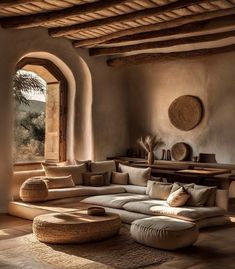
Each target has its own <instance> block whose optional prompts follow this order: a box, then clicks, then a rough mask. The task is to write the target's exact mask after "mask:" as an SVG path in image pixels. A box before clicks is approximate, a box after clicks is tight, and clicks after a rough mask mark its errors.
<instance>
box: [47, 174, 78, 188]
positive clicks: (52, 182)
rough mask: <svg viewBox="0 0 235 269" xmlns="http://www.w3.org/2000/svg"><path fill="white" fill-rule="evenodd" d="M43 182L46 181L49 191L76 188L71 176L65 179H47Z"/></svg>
mask: <svg viewBox="0 0 235 269" xmlns="http://www.w3.org/2000/svg"><path fill="white" fill-rule="evenodd" d="M43 180H44V181H45V183H46V185H47V188H48V189H58V188H71V187H75V184H74V182H73V179H72V176H71V175H69V176H64V177H45V178H44V179H43Z"/></svg>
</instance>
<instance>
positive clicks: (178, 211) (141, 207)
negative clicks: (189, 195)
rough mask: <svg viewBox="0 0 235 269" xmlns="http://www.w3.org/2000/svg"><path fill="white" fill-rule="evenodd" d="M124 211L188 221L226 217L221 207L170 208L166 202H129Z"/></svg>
mask: <svg viewBox="0 0 235 269" xmlns="http://www.w3.org/2000/svg"><path fill="white" fill-rule="evenodd" d="M123 208H124V209H126V210H128V211H132V212H138V213H142V214H148V215H157V216H159V215H160V216H162V215H164V216H169V217H174V218H178V219H183V220H188V221H198V220H202V219H205V218H209V217H216V216H222V215H225V210H223V209H221V208H219V207H188V206H187V207H186V206H184V207H170V206H169V205H167V203H166V201H164V200H151V199H150V200H148V201H139V202H138V203H137V202H133V201H131V202H129V203H126V204H125V205H124V206H123Z"/></svg>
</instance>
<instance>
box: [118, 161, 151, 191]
mask: <svg viewBox="0 0 235 269" xmlns="http://www.w3.org/2000/svg"><path fill="white" fill-rule="evenodd" d="M119 167H120V171H121V172H123V173H128V174H129V184H132V185H138V186H147V181H148V180H149V179H150V178H151V168H137V167H131V166H127V165H122V164H119Z"/></svg>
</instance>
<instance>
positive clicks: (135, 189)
mask: <svg viewBox="0 0 235 269" xmlns="http://www.w3.org/2000/svg"><path fill="white" fill-rule="evenodd" d="M113 185H114V186H120V187H123V189H125V191H126V192H129V193H136V194H146V187H145V186H137V185H129V184H128V185H119V184H117V185H115V184H113Z"/></svg>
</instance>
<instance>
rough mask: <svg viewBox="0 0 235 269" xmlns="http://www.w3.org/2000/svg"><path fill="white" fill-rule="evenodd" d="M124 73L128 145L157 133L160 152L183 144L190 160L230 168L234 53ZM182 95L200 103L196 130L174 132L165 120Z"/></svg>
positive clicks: (234, 135) (234, 131)
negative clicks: (204, 156)
mask: <svg viewBox="0 0 235 269" xmlns="http://www.w3.org/2000/svg"><path fill="white" fill-rule="evenodd" d="M125 71H126V73H128V77H127V78H126V84H127V85H128V86H127V87H128V91H129V106H128V107H129V113H130V134H131V143H132V145H134V144H135V141H136V139H137V138H138V137H139V136H141V135H145V134H148V133H159V134H160V136H161V137H162V138H163V139H164V141H165V143H166V146H165V148H171V146H172V145H173V144H174V143H176V142H181V141H183V142H186V143H188V144H190V145H191V146H192V148H193V154H194V155H198V153H200V152H205V153H216V157H217V161H218V162H222V163H235V121H234V118H235V88H234V87H235V53H227V54H224V55H216V56H210V57H206V58H200V59H195V60H177V61H172V62H166V63H157V62H156V63H154V64H145V65H139V66H133V67H129V68H126V70H125ZM185 94H190V95H195V96H198V97H200V98H201V100H202V101H203V103H204V108H205V115H204V118H203V120H202V122H201V124H200V125H199V126H198V127H196V128H195V129H194V130H191V131H188V132H184V131H180V130H178V129H176V128H175V127H174V126H173V125H171V123H170V121H169V119H168V107H169V105H170V104H171V102H172V101H173V100H174V99H175V98H177V97H179V96H181V95H185ZM160 152H161V150H158V152H157V155H158V156H160V155H161V154H160Z"/></svg>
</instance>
